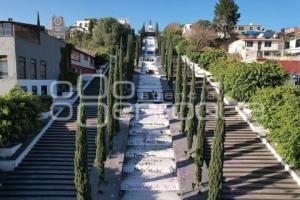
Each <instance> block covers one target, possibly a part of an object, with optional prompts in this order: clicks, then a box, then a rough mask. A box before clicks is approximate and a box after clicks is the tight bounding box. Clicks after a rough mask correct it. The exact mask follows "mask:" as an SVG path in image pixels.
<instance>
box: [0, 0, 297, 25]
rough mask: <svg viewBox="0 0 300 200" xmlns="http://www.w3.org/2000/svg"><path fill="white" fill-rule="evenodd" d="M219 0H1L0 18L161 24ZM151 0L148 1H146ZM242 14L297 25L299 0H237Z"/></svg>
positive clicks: (203, 15) (201, 15) (196, 15)
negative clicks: (115, 19) (123, 20)
mask: <svg viewBox="0 0 300 200" xmlns="http://www.w3.org/2000/svg"><path fill="white" fill-rule="evenodd" d="M217 1H218V0H5V1H4V0H2V2H1V7H0V10H1V11H0V19H2V20H3V19H7V18H8V17H12V18H13V19H14V20H15V21H22V22H28V23H35V22H36V13H37V11H39V12H40V17H41V24H42V25H47V22H48V20H49V18H50V17H51V16H53V15H54V14H55V15H56V16H64V17H65V21H66V24H67V25H73V24H74V23H75V21H76V20H77V19H83V18H86V17H96V18H100V17H103V16H113V17H128V18H129V19H130V21H131V23H132V25H133V26H134V28H135V29H137V28H140V27H141V25H142V23H143V22H148V21H149V19H152V21H153V22H155V21H158V22H159V24H160V26H161V27H164V26H165V25H167V24H169V23H171V22H180V23H190V22H194V21H196V20H198V19H209V20H211V19H213V11H214V6H215V4H216V2H217ZM149 2H151V3H149ZM236 2H237V3H238V5H239V6H240V12H241V14H242V16H241V18H240V22H239V23H240V24H249V23H255V24H262V25H264V26H265V27H266V28H269V29H274V30H280V29H281V28H282V27H291V26H300V0H236Z"/></svg>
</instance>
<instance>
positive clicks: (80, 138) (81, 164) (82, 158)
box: [74, 81, 92, 200]
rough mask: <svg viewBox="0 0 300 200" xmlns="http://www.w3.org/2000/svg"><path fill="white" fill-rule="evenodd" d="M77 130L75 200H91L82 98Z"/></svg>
mask: <svg viewBox="0 0 300 200" xmlns="http://www.w3.org/2000/svg"><path fill="white" fill-rule="evenodd" d="M80 90H81V95H82V94H83V86H82V81H80ZM77 112H78V113H77V129H76V143H75V157H74V175H75V178H74V182H75V187H76V190H77V200H91V199H92V196H91V185H90V181H89V168H88V139H87V131H86V128H85V127H84V126H85V124H86V115H85V106H84V103H83V98H82V96H80V102H79V105H78V111H77Z"/></svg>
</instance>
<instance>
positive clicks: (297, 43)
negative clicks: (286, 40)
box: [296, 39, 300, 48]
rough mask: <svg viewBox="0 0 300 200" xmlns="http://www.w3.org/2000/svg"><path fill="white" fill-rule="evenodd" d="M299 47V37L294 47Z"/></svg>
mask: <svg viewBox="0 0 300 200" xmlns="http://www.w3.org/2000/svg"><path fill="white" fill-rule="evenodd" d="M298 47H300V39H299V40H296V48H298Z"/></svg>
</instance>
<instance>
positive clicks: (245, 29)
mask: <svg viewBox="0 0 300 200" xmlns="http://www.w3.org/2000/svg"><path fill="white" fill-rule="evenodd" d="M248 31H258V32H263V31H265V28H264V27H263V26H262V25H254V24H249V25H237V26H236V27H235V29H234V32H235V33H238V34H242V33H246V32H248Z"/></svg>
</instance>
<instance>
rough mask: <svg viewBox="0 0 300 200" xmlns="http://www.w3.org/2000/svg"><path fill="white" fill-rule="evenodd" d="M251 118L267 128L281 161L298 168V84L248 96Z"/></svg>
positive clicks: (299, 108) (299, 143)
mask: <svg viewBox="0 0 300 200" xmlns="http://www.w3.org/2000/svg"><path fill="white" fill-rule="evenodd" d="M250 105H251V106H250V107H251V109H252V115H253V116H254V118H255V119H256V120H257V121H258V122H259V123H261V124H262V125H264V126H265V127H266V128H269V129H270V135H269V139H270V140H271V141H272V142H273V143H274V144H277V145H276V148H277V149H278V151H279V153H280V154H281V155H282V156H283V157H284V158H285V160H286V161H287V162H288V163H290V164H292V165H294V166H296V167H300V129H299V127H300V87H299V86H290V85H285V86H281V87H277V88H265V89H261V90H259V91H257V92H256V94H255V95H254V96H253V97H252V98H251V104H250Z"/></svg>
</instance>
